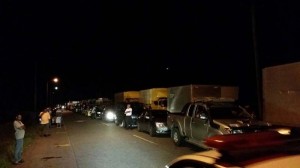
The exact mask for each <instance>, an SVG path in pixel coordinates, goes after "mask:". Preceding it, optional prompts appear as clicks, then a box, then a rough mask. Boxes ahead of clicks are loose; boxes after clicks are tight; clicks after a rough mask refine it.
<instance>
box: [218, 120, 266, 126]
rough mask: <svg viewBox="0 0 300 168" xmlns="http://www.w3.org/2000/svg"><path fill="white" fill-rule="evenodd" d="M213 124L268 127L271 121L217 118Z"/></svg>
mask: <svg viewBox="0 0 300 168" xmlns="http://www.w3.org/2000/svg"><path fill="white" fill-rule="evenodd" d="M214 123H215V124H218V125H222V126H224V127H230V128H243V127H244V128H245V127H270V126H272V125H271V123H268V122H265V121H259V120H252V119H217V120H214Z"/></svg>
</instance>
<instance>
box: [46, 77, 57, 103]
mask: <svg viewBox="0 0 300 168" xmlns="http://www.w3.org/2000/svg"><path fill="white" fill-rule="evenodd" d="M49 82H50V81H47V88H46V89H47V90H46V106H47V107H48V106H49ZM51 82H52V83H58V82H59V80H58V78H53V79H52V80H51Z"/></svg>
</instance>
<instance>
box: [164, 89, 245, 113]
mask: <svg viewBox="0 0 300 168" xmlns="http://www.w3.org/2000/svg"><path fill="white" fill-rule="evenodd" d="M203 97H215V98H220V97H222V98H231V99H234V100H238V98H239V87H237V86H219V85H198V84H190V85H182V86H175V87H169V88H168V96H167V101H168V105H167V110H168V111H169V112H170V113H180V112H181V110H182V108H183V106H184V105H185V104H186V103H188V102H193V101H197V100H198V99H201V98H203Z"/></svg>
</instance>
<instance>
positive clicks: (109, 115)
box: [105, 111, 115, 120]
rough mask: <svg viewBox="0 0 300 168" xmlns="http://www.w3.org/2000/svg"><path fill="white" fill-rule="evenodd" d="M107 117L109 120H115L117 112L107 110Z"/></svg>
mask: <svg viewBox="0 0 300 168" xmlns="http://www.w3.org/2000/svg"><path fill="white" fill-rule="evenodd" d="M105 117H106V119H108V120H113V119H115V114H114V113H113V112H110V111H109V112H107V113H106V116H105Z"/></svg>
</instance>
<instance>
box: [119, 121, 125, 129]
mask: <svg viewBox="0 0 300 168" xmlns="http://www.w3.org/2000/svg"><path fill="white" fill-rule="evenodd" d="M119 126H120V127H122V128H125V121H124V120H123V121H122V122H121V124H120V125H119Z"/></svg>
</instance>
